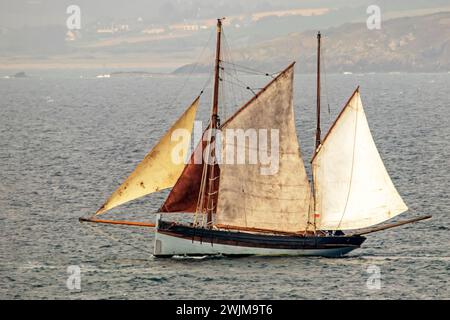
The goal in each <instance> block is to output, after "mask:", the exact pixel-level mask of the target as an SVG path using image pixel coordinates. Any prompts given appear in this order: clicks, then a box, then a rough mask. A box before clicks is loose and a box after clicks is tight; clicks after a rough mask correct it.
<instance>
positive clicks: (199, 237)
mask: <svg viewBox="0 0 450 320" xmlns="http://www.w3.org/2000/svg"><path fill="white" fill-rule="evenodd" d="M365 239H366V238H365V237H362V236H317V237H316V236H306V237H303V236H280V235H272V234H255V233H248V232H235V231H224V230H211V229H203V228H194V227H191V226H186V225H180V224H175V223H172V222H166V221H158V223H157V228H156V232H155V245H154V256H156V257H171V256H174V255H187V256H199V255H200V256H202V255H229V256H244V255H263V256H324V257H340V256H343V255H345V254H346V253H348V252H350V251H352V250H354V249H357V248H359V247H360V245H361V244H362V243H363V242H364V240H365Z"/></svg>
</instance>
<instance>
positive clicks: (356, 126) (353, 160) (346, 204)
mask: <svg viewBox="0 0 450 320" xmlns="http://www.w3.org/2000/svg"><path fill="white" fill-rule="evenodd" d="M358 112H359V110H358V109H357V110H356V112H355V118H356V121H355V134H354V137H353V150H352V166H351V171H350V182H349V184H348V192H347V199H346V200H345V207H344V210H343V212H342V216H341V220H339V224H338V225H337V228H339V227H340V226H341V223H342V220H343V219H344V215H345V213H346V211H347V206H348V202H349V200H350V192H351V190H352V181H353V171H354V170H353V168H354V166H355V149H356V132H357V129H358Z"/></svg>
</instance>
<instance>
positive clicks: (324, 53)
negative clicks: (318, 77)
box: [321, 45, 331, 124]
mask: <svg viewBox="0 0 450 320" xmlns="http://www.w3.org/2000/svg"><path fill="white" fill-rule="evenodd" d="M322 48H323V49H322V54H321V60H322V61H321V64H322V70H323V76H324V81H323V84H324V87H325V100H326V101H327V108H328V124H330V122H331V109H330V100H329V92H328V76H327V75H328V71H327V65H326V60H327V59H326V55H327V54H328V51H327V48H326V47H324V46H323V45H322Z"/></svg>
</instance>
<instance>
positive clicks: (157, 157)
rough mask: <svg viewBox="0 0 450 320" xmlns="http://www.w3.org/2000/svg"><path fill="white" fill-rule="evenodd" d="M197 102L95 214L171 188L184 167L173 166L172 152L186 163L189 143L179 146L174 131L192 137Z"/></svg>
mask: <svg viewBox="0 0 450 320" xmlns="http://www.w3.org/2000/svg"><path fill="white" fill-rule="evenodd" d="M199 99H200V97H197V99H195V101H194V102H193V103H192V105H191V106H190V107H189V108H188V109H187V110H186V111H185V112H184V113H183V115H182V116H181V117H180V118H179V119H178V120H177V122H175V124H174V125H173V126H172V127H171V128H170V129H169V130H168V131H167V132H166V134H165V135H164V136H163V137H162V138H161V140H160V141H159V142H158V144H157V145H156V146H155V147H153V149H152V150H151V151H150V152H149V153H148V154H147V155H146V156H145V158H144V160H142V162H141V163H139V164H138V165H137V167H136V169H134V171H133V172H132V173H131V174H130V176H129V177H128V178H127V179H126V180H125V181H124V182H123V183H122V184H121V185H120V187H119V188H117V190H116V191H114V193H113V194H112V195H111V197H110V198H109V199H108V200H107V201H106V202H105V204H104V205H103V206H102V207H101V208H100V209H99V210H98V211H97V212H96V214H101V213H104V212H105V211H107V210H110V209H112V208H114V207H117V206H118V205H121V204H123V203H125V202H128V201H131V200H134V199H137V198H140V197H143V196H145V195H147V194H150V193H153V192H156V191H159V190H162V189H166V188H170V187H173V186H174V184H175V183H176V182H177V180H178V178H179V177H180V175H181V172H182V171H183V169H184V167H185V164H184V163H183V162H181V163H175V162H174V161H173V159H172V151H173V150H174V148H175V147H176V148H177V149H176V150H179V152H180V158H182V159H185V158H186V155H187V152H188V148H189V143H190V139H184V140H182V141H181V142H180V141H178V140H174V141H172V139H171V137H172V133H173V132H174V131H175V130H177V129H185V130H187V131H188V132H189V134H191V132H192V127H193V125H194V120H195V114H196V112H197V107H198V103H199Z"/></svg>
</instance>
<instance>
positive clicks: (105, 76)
mask: <svg viewBox="0 0 450 320" xmlns="http://www.w3.org/2000/svg"><path fill="white" fill-rule="evenodd" d="M96 78H111V75H110V74H99V75H97V76H96Z"/></svg>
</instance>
